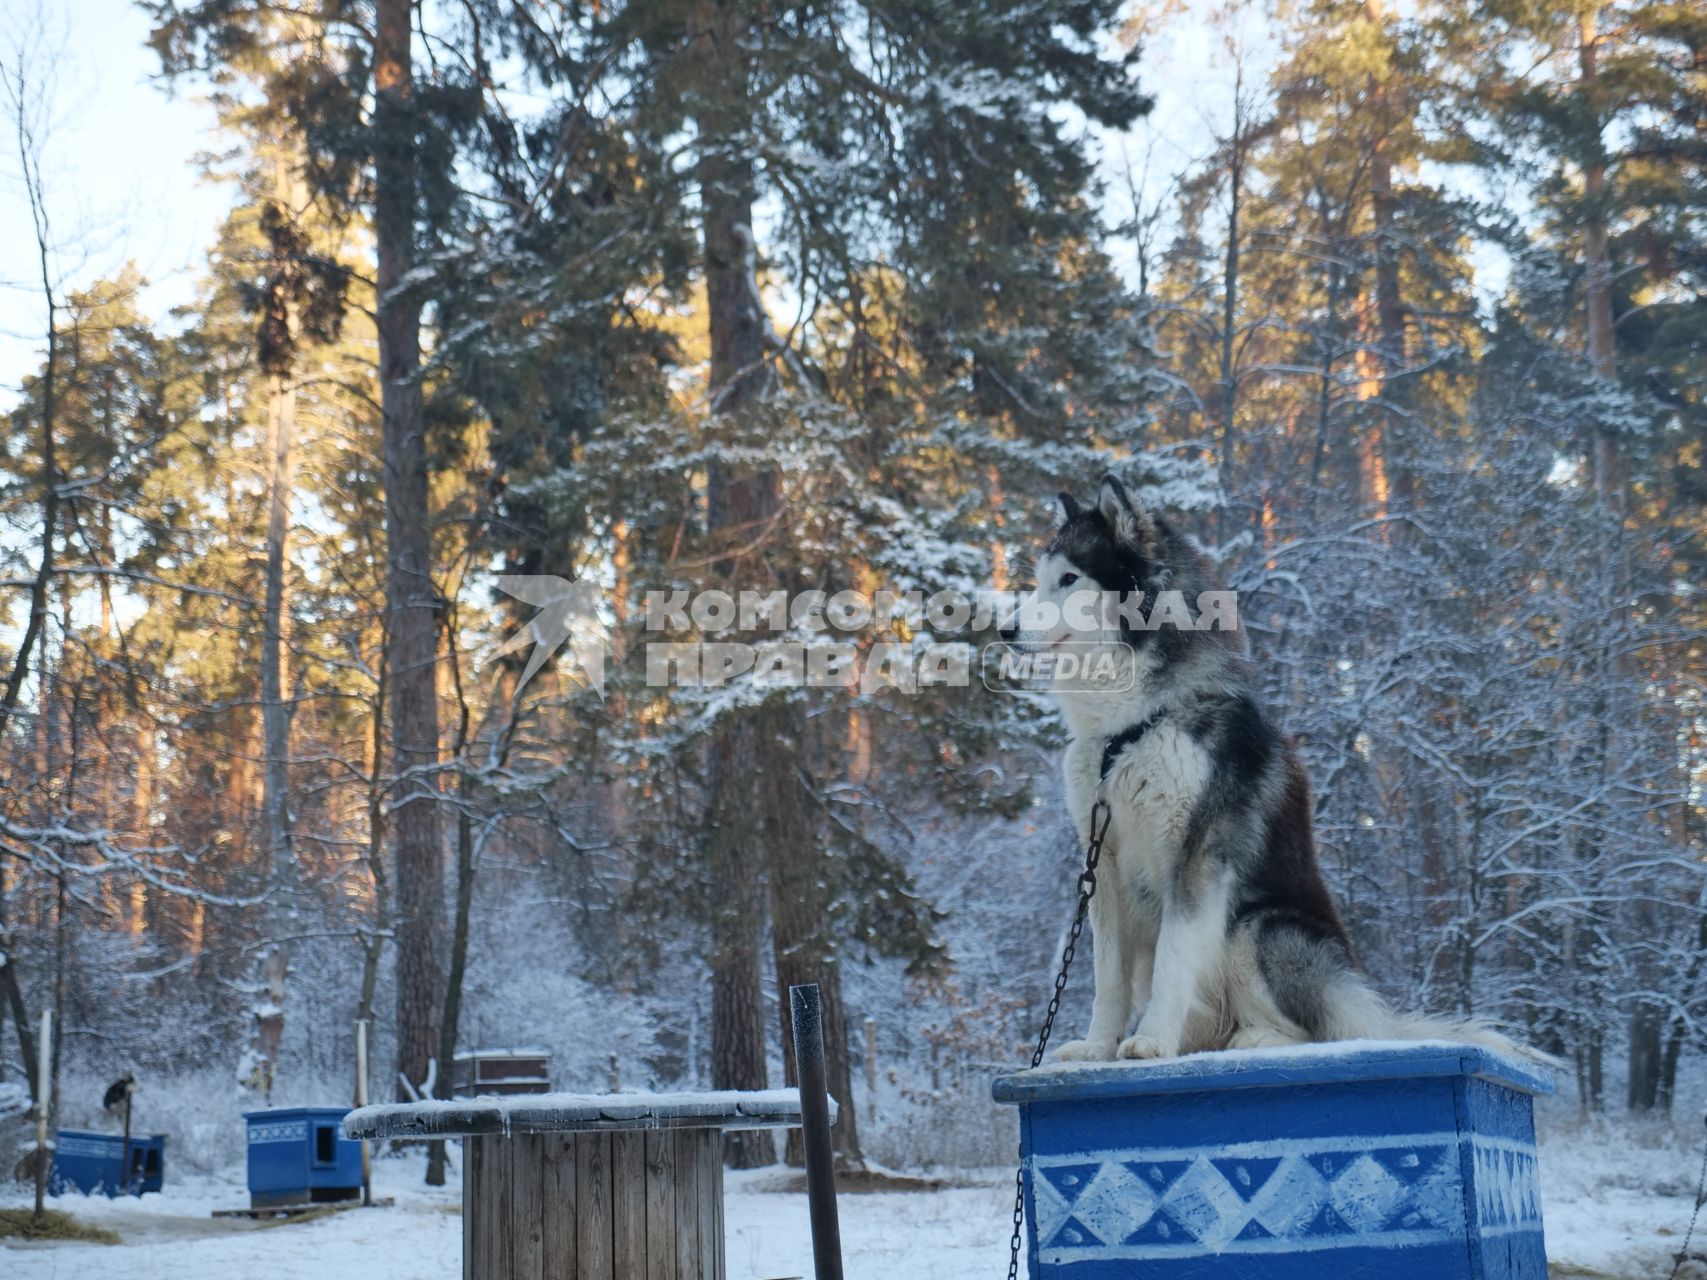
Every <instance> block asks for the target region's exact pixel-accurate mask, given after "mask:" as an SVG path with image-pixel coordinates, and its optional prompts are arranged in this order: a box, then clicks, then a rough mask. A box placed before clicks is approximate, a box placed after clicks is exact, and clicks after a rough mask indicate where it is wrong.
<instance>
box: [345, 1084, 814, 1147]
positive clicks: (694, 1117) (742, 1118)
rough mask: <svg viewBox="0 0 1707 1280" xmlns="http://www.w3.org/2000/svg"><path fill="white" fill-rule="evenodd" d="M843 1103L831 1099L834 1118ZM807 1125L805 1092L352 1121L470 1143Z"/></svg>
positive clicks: (466, 1104)
mask: <svg viewBox="0 0 1707 1280" xmlns="http://www.w3.org/2000/svg"><path fill="white" fill-rule="evenodd" d="M835 1114H836V1100H835V1099H834V1098H832V1099H830V1116H831V1118H832V1119H834V1117H835ZM799 1123H800V1091H799V1090H798V1089H764V1090H757V1091H751V1092H740V1091H735V1090H722V1091H716V1090H713V1091H710V1092H698V1093H640V1092H625V1093H534V1094H522V1095H518V1096H515V1097H508V1098H490V1097H489V1098H472V1099H457V1100H452V1101H438V1100H434V1101H431V1102H398V1103H388V1104H384V1105H380V1106H372V1107H362V1108H361V1109H360V1110H358V1111H352V1112H350V1114H349V1115H347V1116H345V1117H344V1133H345V1135H346V1136H347V1137H351V1138H466V1137H473V1136H476V1135H484V1134H511V1133H554V1132H563V1131H568V1130H592V1129H780V1128H789V1127H792V1126H795V1125H798V1124H799Z"/></svg>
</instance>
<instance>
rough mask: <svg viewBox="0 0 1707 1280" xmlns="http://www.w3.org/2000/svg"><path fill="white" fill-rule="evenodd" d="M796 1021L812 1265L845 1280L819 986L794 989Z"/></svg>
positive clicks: (822, 1275) (823, 1279)
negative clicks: (810, 1220) (810, 1218)
mask: <svg viewBox="0 0 1707 1280" xmlns="http://www.w3.org/2000/svg"><path fill="white" fill-rule="evenodd" d="M788 1004H789V1013H790V1015H791V1016H792V1018H793V1020H794V1078H795V1079H796V1080H798V1081H799V1082H800V1132H801V1137H802V1138H803V1139H804V1145H805V1147H806V1204H807V1208H808V1210H809V1211H810V1213H811V1216H812V1265H813V1268H814V1270H815V1271H816V1273H817V1276H818V1280H842V1227H841V1223H840V1221H839V1220H838V1219H837V1216H836V1166H835V1152H834V1151H833V1150H832V1149H831V1146H830V1094H829V1090H828V1088H827V1087H826V1084H825V1073H824V1009H823V1002H822V1000H821V999H820V997H819V993H818V984H817V983H816V982H809V983H806V984H805V985H803V986H798V987H790V988H789V989H788Z"/></svg>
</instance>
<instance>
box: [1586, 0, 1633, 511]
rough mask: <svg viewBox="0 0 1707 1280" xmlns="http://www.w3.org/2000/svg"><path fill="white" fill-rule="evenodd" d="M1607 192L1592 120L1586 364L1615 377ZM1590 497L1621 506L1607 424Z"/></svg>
mask: <svg viewBox="0 0 1707 1280" xmlns="http://www.w3.org/2000/svg"><path fill="white" fill-rule="evenodd" d="M1599 21H1600V11H1599V10H1598V9H1596V8H1590V9H1586V10H1584V11H1583V14H1582V16H1581V17H1580V18H1579V19H1578V45H1577V61H1578V67H1579V69H1580V72H1581V76H1580V83H1581V85H1582V88H1583V90H1584V92H1585V95H1592V94H1593V93H1594V86H1595V84H1596V83H1597V82H1598V81H1599V79H1600V34H1599V30H1598V25H1599ZM1605 193H1606V161H1605V158H1604V155H1603V152H1602V141H1601V130H1600V124H1599V121H1598V120H1597V121H1596V122H1595V130H1594V139H1593V151H1592V154H1590V155H1588V156H1585V157H1584V163H1583V199H1584V204H1585V206H1586V208H1585V216H1584V219H1583V271H1584V278H1585V288H1586V299H1585V301H1586V311H1587V315H1586V345H1587V354H1588V362H1589V367H1590V368H1591V369H1592V370H1593V371H1594V375H1595V377H1597V378H1608V379H1610V378H1614V377H1616V376H1617V373H1618V358H1617V351H1616V347H1615V345H1614V341H1613V329H1612V257H1611V250H1610V244H1609V236H1608V232H1607V225H1606V211H1605V209H1603V208H1602V207H1601V204H1600V202H1601V200H1602V199H1604V197H1605ZM1594 492H1595V499H1596V501H1597V502H1598V503H1599V504H1600V505H1601V507H1602V508H1603V509H1605V510H1606V511H1609V512H1612V513H1614V514H1617V515H1622V514H1623V512H1624V468H1623V460H1622V458H1621V457H1620V455H1619V450H1618V441H1617V439H1616V437H1614V436H1613V435H1612V433H1611V432H1610V431H1609V430H1605V429H1601V430H1597V431H1596V432H1595V437H1594Z"/></svg>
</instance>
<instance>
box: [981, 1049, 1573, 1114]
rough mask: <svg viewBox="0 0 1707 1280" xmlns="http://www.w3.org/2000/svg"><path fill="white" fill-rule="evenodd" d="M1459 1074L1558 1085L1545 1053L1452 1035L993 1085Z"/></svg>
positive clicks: (1109, 1067) (1038, 1097)
mask: <svg viewBox="0 0 1707 1280" xmlns="http://www.w3.org/2000/svg"><path fill="white" fill-rule="evenodd" d="M1460 1074H1462V1075H1469V1076H1475V1077H1477V1078H1478V1079H1483V1080H1492V1081H1495V1082H1497V1083H1500V1084H1504V1085H1506V1086H1508V1087H1510V1088H1514V1089H1519V1090H1522V1091H1523V1092H1525V1093H1531V1094H1542V1093H1552V1092H1553V1081H1552V1078H1551V1075H1550V1073H1549V1071H1548V1069H1547V1065H1546V1060H1545V1058H1544V1056H1542V1055H1536V1056H1534V1057H1528V1056H1526V1057H1523V1058H1519V1057H1514V1056H1512V1055H1511V1054H1508V1053H1500V1052H1495V1051H1494V1050H1492V1049H1488V1048H1484V1047H1482V1046H1480V1045H1471V1044H1461V1043H1458V1042H1457V1041H1449V1040H1337V1041H1331V1042H1328V1043H1323V1044H1299V1045H1287V1046H1285V1047H1280V1048H1271V1049H1224V1050H1221V1051H1220V1052H1217V1053H1193V1054H1188V1055H1186V1056H1185V1057H1181V1058H1164V1059H1160V1060H1152V1061H1140V1062H1133V1061H1120V1062H1053V1063H1050V1064H1048V1065H1047V1066H1042V1067H1038V1068H1036V1069H1034V1070H1031V1071H1021V1072H1017V1073H1015V1074H1012V1075H1006V1076H1002V1077H1000V1078H998V1079H997V1080H995V1081H994V1082H993V1084H992V1086H991V1092H992V1095H993V1096H994V1098H995V1100H996V1101H997V1102H1007V1103H1018V1104H1024V1103H1030V1102H1044V1101H1049V1100H1052V1099H1057V1098H1065V1097H1087V1096H1104V1097H1124V1096H1135V1095H1139V1094H1153V1093H1188V1092H1194V1091H1203V1090H1212V1089H1248V1088H1263V1087H1267V1086H1272V1085H1297V1084H1320V1083H1324V1082H1328V1081H1349V1080H1395V1079H1404V1078H1407V1077H1413V1076H1438V1075H1460Z"/></svg>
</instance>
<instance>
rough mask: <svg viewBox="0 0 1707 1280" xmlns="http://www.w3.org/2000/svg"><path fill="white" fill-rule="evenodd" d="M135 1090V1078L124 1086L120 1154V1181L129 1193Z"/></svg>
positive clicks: (122, 1188)
mask: <svg viewBox="0 0 1707 1280" xmlns="http://www.w3.org/2000/svg"><path fill="white" fill-rule="evenodd" d="M135 1092H136V1082H135V1081H134V1080H133V1081H131V1082H130V1083H128V1084H126V1085H125V1087H124V1146H123V1147H122V1148H121V1149H120V1154H119V1168H120V1170H122V1172H121V1173H120V1174H119V1181H120V1182H121V1183H122V1184H123V1185H122V1186H121V1188H120V1189H121V1190H122V1191H124V1192H126V1193H127V1194H128V1193H129V1191H130V1181H131V1179H130V1099H131V1095H132V1094H134V1093H135ZM139 1181H140V1179H139ZM137 1194H138V1195H141V1194H142V1192H141V1191H140V1190H139V1191H138V1192H137Z"/></svg>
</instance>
